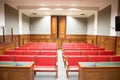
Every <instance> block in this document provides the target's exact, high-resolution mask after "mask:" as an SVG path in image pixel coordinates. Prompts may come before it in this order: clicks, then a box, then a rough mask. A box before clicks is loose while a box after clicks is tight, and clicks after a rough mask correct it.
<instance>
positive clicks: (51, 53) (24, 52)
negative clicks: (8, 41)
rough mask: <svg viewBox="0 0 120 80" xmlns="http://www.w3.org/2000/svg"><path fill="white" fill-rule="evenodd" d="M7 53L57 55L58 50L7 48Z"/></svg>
mask: <svg viewBox="0 0 120 80" xmlns="http://www.w3.org/2000/svg"><path fill="white" fill-rule="evenodd" d="M5 54H6V55H57V50H6V52H5Z"/></svg>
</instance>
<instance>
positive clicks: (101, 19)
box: [97, 5, 111, 36]
mask: <svg viewBox="0 0 120 80" xmlns="http://www.w3.org/2000/svg"><path fill="white" fill-rule="evenodd" d="M110 20H111V5H110V6H108V7H106V8H104V9H103V10H101V11H99V12H98V27H97V35H107V36H109V35H110Z"/></svg>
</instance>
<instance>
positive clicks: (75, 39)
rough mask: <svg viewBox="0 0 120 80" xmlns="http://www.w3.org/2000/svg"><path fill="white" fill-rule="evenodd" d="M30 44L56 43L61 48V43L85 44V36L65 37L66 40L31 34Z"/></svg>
mask: <svg viewBox="0 0 120 80" xmlns="http://www.w3.org/2000/svg"><path fill="white" fill-rule="evenodd" d="M30 37H31V38H30V39H31V42H56V43H58V47H59V48H61V46H62V43H63V42H69V43H71V42H86V36H85V35H66V38H51V35H40V34H37V35H36V34H35V35H34V34H31V36H30Z"/></svg>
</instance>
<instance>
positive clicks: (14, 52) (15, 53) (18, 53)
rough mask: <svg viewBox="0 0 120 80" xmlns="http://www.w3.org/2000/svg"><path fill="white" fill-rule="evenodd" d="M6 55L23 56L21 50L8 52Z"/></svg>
mask: <svg viewBox="0 0 120 80" xmlns="http://www.w3.org/2000/svg"><path fill="white" fill-rule="evenodd" d="M5 54H6V55H22V51H21V50H7V51H6V52H5Z"/></svg>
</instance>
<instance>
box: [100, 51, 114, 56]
mask: <svg viewBox="0 0 120 80" xmlns="http://www.w3.org/2000/svg"><path fill="white" fill-rule="evenodd" d="M99 55H114V52H113V51H99Z"/></svg>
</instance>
